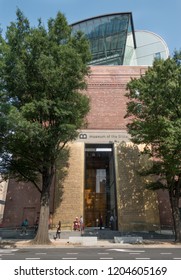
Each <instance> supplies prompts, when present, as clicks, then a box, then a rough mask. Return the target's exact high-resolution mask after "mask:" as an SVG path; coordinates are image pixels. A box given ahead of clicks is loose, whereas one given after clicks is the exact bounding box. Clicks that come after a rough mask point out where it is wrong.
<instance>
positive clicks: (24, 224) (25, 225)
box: [21, 219, 28, 235]
mask: <svg viewBox="0 0 181 280" xmlns="http://www.w3.org/2000/svg"><path fill="white" fill-rule="evenodd" d="M27 228H28V220H27V219H25V220H24V221H23V222H22V224H21V235H23V234H27Z"/></svg>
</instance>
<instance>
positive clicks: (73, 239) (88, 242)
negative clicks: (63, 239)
mask: <svg viewBox="0 0 181 280" xmlns="http://www.w3.org/2000/svg"><path fill="white" fill-rule="evenodd" d="M69 243H72V244H81V245H85V246H92V245H97V237H95V236H91V237H86V236H70V237H69Z"/></svg>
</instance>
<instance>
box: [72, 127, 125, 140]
mask: <svg viewBox="0 0 181 280" xmlns="http://www.w3.org/2000/svg"><path fill="white" fill-rule="evenodd" d="M77 141H78V142H85V143H115V142H122V141H124V142H130V135H129V134H128V133H127V131H126V130H97V131H96V130H81V131H80V133H79V135H78V138H77Z"/></svg>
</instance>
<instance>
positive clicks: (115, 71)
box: [86, 66, 146, 129]
mask: <svg viewBox="0 0 181 280" xmlns="http://www.w3.org/2000/svg"><path fill="white" fill-rule="evenodd" d="M145 69H146V68H144V67H129V66H92V67H91V75H90V77H89V79H88V89H87V91H86V94H87V95H88V96H89V97H90V101H91V110H90V112H89V114H88V116H87V122H88V129H125V128H126V124H127V122H128V120H127V119H125V118H124V116H125V114H126V102H127V98H126V97H125V92H126V84H127V83H128V81H129V80H130V77H135V78H138V77H140V74H143V73H144V72H145Z"/></svg>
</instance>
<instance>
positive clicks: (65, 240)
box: [0, 228, 181, 248]
mask: <svg viewBox="0 0 181 280" xmlns="http://www.w3.org/2000/svg"><path fill="white" fill-rule="evenodd" d="M34 236H35V233H34V232H33V230H28V234H27V235H24V236H22V235H20V231H16V230H13V231H12V230H10V229H9V230H8V229H0V238H1V241H0V246H1V247H18V248H21V247H29V246H30V244H29V241H30V240H32V239H33V238H34ZM49 236H50V240H51V245H48V247H49V248H50V247H78V246H79V247H80V246H92V247H122V248H123V247H124V248H125V247H140V246H141V247H150V246H151V247H163V246H164V247H177V248H178V247H180V248H181V244H175V243H174V235H173V232H172V231H166V230H164V231H159V232H127V233H121V232H119V231H112V230H109V229H103V230H100V229H98V228H86V229H85V232H84V234H83V235H82V236H83V237H86V238H87V237H88V239H90V240H91V238H89V237H96V240H97V241H96V244H93V245H92V243H91V242H87V243H86V245H85V244H84V245H83V244H79V243H77V244H75V243H71V242H70V240H69V237H80V236H81V233H80V232H79V231H62V232H61V238H60V239H56V240H54V236H55V230H50V231H49ZM116 236H117V237H124V236H125V237H142V239H143V242H142V243H140V244H131V243H129V244H128V243H124V244H122V243H115V242H114V237H116ZM94 239H95V238H94ZM31 247H32V245H31ZM34 247H44V246H40V245H34ZM45 247H47V246H45Z"/></svg>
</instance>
